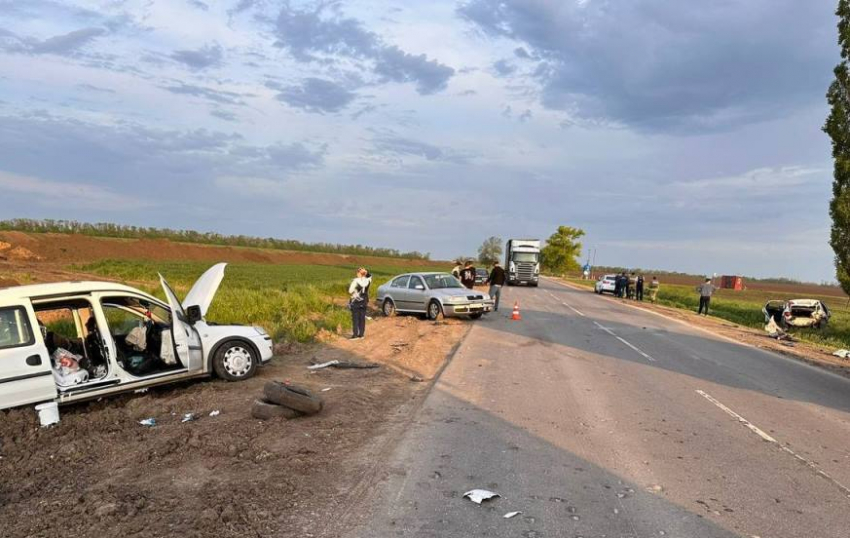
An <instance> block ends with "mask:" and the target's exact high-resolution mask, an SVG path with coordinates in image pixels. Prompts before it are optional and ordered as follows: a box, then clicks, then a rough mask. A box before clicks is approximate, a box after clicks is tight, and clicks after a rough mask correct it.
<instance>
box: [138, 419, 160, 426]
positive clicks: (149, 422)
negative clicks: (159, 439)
mask: <svg viewBox="0 0 850 538" xmlns="http://www.w3.org/2000/svg"><path fill="white" fill-rule="evenodd" d="M139 424H141V425H142V426H156V419H155V418H146V419H144V420H140V421H139Z"/></svg>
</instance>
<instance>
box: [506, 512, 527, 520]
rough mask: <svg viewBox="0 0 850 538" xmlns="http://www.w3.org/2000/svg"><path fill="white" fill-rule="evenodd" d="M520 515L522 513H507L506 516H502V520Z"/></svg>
mask: <svg viewBox="0 0 850 538" xmlns="http://www.w3.org/2000/svg"><path fill="white" fill-rule="evenodd" d="M521 513H522V512H508V513H507V514H505V515H504V516H502V517H503V518H505V519H510V518H512V517H514V516H518V515H520V514H521Z"/></svg>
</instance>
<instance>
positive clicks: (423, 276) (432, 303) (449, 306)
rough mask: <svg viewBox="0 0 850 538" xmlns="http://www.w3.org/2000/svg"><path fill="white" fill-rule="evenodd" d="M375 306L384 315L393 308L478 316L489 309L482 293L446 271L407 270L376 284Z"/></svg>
mask: <svg viewBox="0 0 850 538" xmlns="http://www.w3.org/2000/svg"><path fill="white" fill-rule="evenodd" d="M377 302H378V306H379V307H380V309H381V311H382V312H383V313H384V315H386V316H392V315H394V314H395V313H396V312H413V313H417V314H425V315H427V316H428V319H438V318H439V317H440V316H446V317H457V316H468V317H470V318H472V319H478V318H480V317H481V316H483V315H484V314H486V313H487V312H490V311H492V310H493V304H494V301H493V300H492V299H490V296H489V295H487V294H486V293H483V292H480V291H476V290H470V289H467V288H465V287H464V286H463V284H461V283H460V281H458V279H456V278H455V277H454V276H452V275H451V274H449V273H408V274H405V275H399V276H397V277H395V278H393V279H392V280H390V281H389V282H387V283H386V284H384V285H383V286H381V287H379V288H378V297H377Z"/></svg>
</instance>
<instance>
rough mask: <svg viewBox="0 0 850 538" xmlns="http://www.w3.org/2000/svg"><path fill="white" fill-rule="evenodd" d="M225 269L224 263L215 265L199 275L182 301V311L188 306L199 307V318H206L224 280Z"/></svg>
mask: <svg viewBox="0 0 850 538" xmlns="http://www.w3.org/2000/svg"><path fill="white" fill-rule="evenodd" d="M225 267H227V264H226V263H217V264H215V265H213V266H212V267H210V268H209V269H207V270H206V272H205V273H204V274H202V275H201V278H199V279H198V280H197V281H196V282H195V285H194V286H192V289H191V290H189V293H188V294H187V295H186V298H185V299H183V309H184V310H185V309H187V308H189V307H190V306H199V307H201V316H202V317H206V315H207V310H209V308H210V304H211V303H212V300H213V297H215V292H217V291H218V287H219V286H220V285H221V281H222V279H223V278H224V268H225Z"/></svg>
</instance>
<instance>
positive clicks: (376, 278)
mask: <svg viewBox="0 0 850 538" xmlns="http://www.w3.org/2000/svg"><path fill="white" fill-rule="evenodd" d="M211 265H212V264H211V263H208V262H140V261H139V262H137V261H100V262H96V263H91V264H86V265H80V266H75V267H73V269H74V270H76V271H82V272H85V273H89V274H94V275H101V276H104V277H109V278H112V279H115V280H119V281H121V282H126V283H128V284H130V285H134V286H136V287H138V288H140V289H142V290H144V291H146V292H148V293H151V294H153V295H155V296H157V297H160V298H162V297H163V294H162V290H161V289H160V287H159V281H158V277H157V273H162V275H163V276H164V277H165V279H166V280H167V281H168V283H169V284H170V285H171V286H172V287H173V288H174V290H175V291H176V292H177V295H178V296H180V297H182V296H184V295H185V294H186V293H187V292H188V291H189V288H190V287H191V285H192V284H193V283H194V282H195V280H196V279H197V278H198V277H199V276H200V275H201V274H202V273H203V272H204V271H205V270H207V269H208V268H209V267H210V266H211ZM356 269H357V266H356V265H269V264H248V263H246V264H230V265H228V267H227V270H226V271H225V277H224V281H223V282H222V285H221V288H220V289H219V291H218V294H217V295H216V297H215V300H214V301H213V304H212V307H211V308H210V311H209V314H208V315H207V319H208V320H209V321H213V322H217V323H243V324H255V325H260V326H262V327H264V328H265V329H266V330H267V331H268V332H269V333H270V334H271V335H272V336H273V337H274V338H275V340H277V341H280V340H294V341H298V342H306V341H310V340H312V339H313V338H314V337H315V336H316V334H317V333H318V332H319V331H320V330H321V329H325V330H328V331H332V332H337V331H343V332H345V331H349V330H350V329H351V318H350V315H349V312H348V310H347V309H346V308H345V305H346V302H347V298H348V294H347V290H348V284H349V282H350V281H351V279H352V277H353V275H354V271H355V270H356ZM447 269H448V268H447ZM369 270H370V271H371V272H372V276H373V278H372V293H371V298H372V299H374V297H375V293H376V291H377V288H378V286H379V285H381V284H383V283H384V282H386V281H387V280H389V279H390V278H392V277H393V276H394V275H397V274H400V273H404V272H408V271H433V270H434V268H433V267H431V268H423V267H418V266H415V265H411V266H410V267H398V266H393V267H389V266H388V267H380V266H373V267H369Z"/></svg>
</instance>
